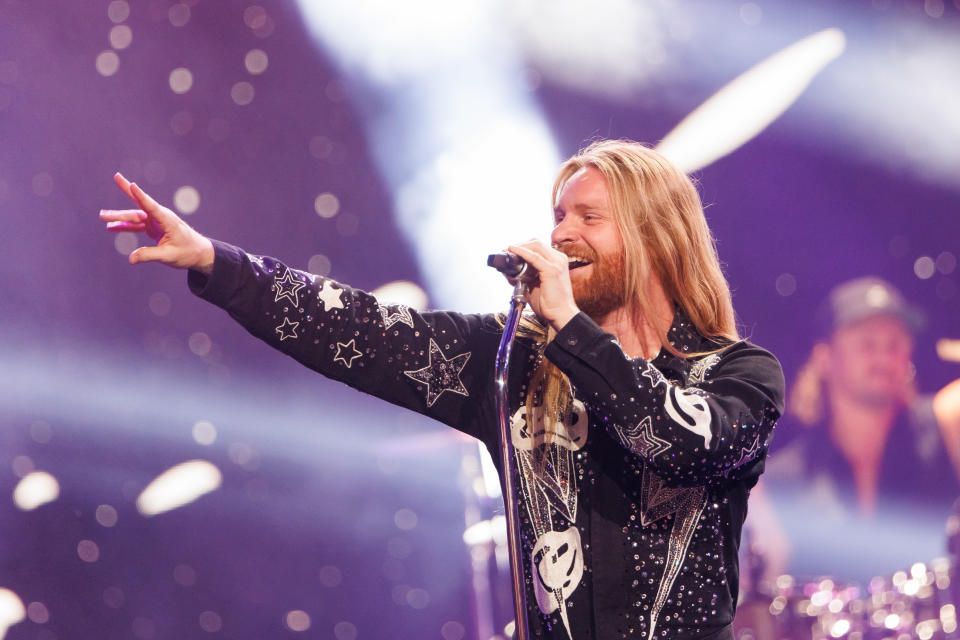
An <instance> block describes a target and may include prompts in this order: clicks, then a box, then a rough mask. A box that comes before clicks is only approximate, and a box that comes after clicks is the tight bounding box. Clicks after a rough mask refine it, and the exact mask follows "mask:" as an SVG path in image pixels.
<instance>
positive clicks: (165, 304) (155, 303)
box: [147, 291, 173, 317]
mask: <svg viewBox="0 0 960 640" xmlns="http://www.w3.org/2000/svg"><path fill="white" fill-rule="evenodd" d="M147 306H148V307H150V311H151V313H153V315H155V316H160V317H163V316H165V315H167V314H169V313H170V309H171V307H173V301H172V300H171V299H170V296H168V295H167V294H165V293H164V292H162V291H157V292H155V293H152V294H150V299H149V300H148V301H147Z"/></svg>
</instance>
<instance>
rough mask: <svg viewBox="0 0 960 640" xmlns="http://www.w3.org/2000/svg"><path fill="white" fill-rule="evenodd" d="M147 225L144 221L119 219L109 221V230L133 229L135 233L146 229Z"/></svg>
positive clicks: (115, 231)
mask: <svg viewBox="0 0 960 640" xmlns="http://www.w3.org/2000/svg"><path fill="white" fill-rule="evenodd" d="M146 230H147V225H146V224H144V223H142V222H125V221H123V220H118V221H117V222H108V223H107V231H112V232H114V233H119V232H121V231H131V232H133V233H139V232H141V231H146Z"/></svg>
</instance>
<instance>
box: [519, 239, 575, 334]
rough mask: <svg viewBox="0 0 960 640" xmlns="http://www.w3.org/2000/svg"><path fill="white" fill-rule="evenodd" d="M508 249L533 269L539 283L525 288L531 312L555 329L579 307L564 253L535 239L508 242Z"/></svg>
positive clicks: (567, 319) (559, 327)
mask: <svg viewBox="0 0 960 640" xmlns="http://www.w3.org/2000/svg"><path fill="white" fill-rule="evenodd" d="M508 250H509V251H510V252H511V253H515V254H517V255H518V256H520V257H521V258H523V259H524V260H526V261H527V263H528V264H530V266H532V267H533V268H534V269H536V270H537V274H538V276H539V283H537V284H536V285H534V286H531V287H530V289H529V291H528V292H527V303H528V304H529V305H530V308H531V309H533V312H534V313H536V314H537V315H538V316H540V317H541V318H543V319H544V320H546V321H547V322H549V323H550V324H551V325H552V326H553V328H554V329H556V330H557V331H559V330H560V329H561V328H563V325H565V324H567V322H568V321H569V320H570V319H571V318H572V317H573V316H575V315H577V313H579V312H580V310H579V309H578V308H577V304H576V302H575V301H574V298H573V287H572V286H571V284H570V270H569V260H568V258H567V256H566V255H565V254H563V253H561V252H559V251H557V250H556V249H552V248H550V247H548V246H547V245H545V244H543V243H542V242H540V241H539V240H531V241H530V242H525V243H523V244H520V245H511V246H510V247H509V248H508Z"/></svg>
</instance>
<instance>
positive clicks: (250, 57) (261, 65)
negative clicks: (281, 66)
mask: <svg viewBox="0 0 960 640" xmlns="http://www.w3.org/2000/svg"><path fill="white" fill-rule="evenodd" d="M269 64H270V58H269V57H268V56H267V52H266V51H264V50H263V49H251V50H250V51H248V52H247V55H245V56H244V57H243V66H244V67H246V68H247V71H248V72H249V73H252V74H253V75H255V76H256V75H260V74H261V73H263V72H264V71H266V70H267V66H268V65H269Z"/></svg>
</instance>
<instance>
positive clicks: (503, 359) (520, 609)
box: [494, 279, 529, 640]
mask: <svg viewBox="0 0 960 640" xmlns="http://www.w3.org/2000/svg"><path fill="white" fill-rule="evenodd" d="M525 293H526V284H525V283H524V281H523V280H522V279H518V280H517V284H516V286H514V288H513V295H512V296H511V297H510V313H509V314H508V315H507V321H506V324H505V325H504V327H503V337H502V338H501V339H500V347H499V348H498V349H497V359H496V361H495V367H494V368H495V370H496V373H495V375H496V378H495V382H496V389H495V391H494V396H495V397H494V402H495V406H496V409H497V416H498V418H499V421H500V460H501V462H502V463H503V475H504V486H505V488H506V491H505V492H504V496H503V502H504V506H505V507H506V514H505V515H506V521H507V545H508V547H507V548H508V550H509V556H510V574H511V578H512V582H513V607H514V616H515V618H514V620H515V623H514V624H515V630H516V634H515V636H514V637H515V638H516V640H527V638H528V636H529V627H528V626H527V602H526V591H525V590H524V588H523V560H522V553H521V550H522V548H521V544H520V510H519V509H520V505H519V504H518V501H517V488H516V484H517V461H516V458H515V457H514V455H513V446H512V444H511V442H512V440H511V436H510V431H511V430H510V402H509V398H508V396H507V372H508V365H509V364H510V352H511V350H512V348H513V339H514V337H515V336H516V334H517V327H518V326H519V324H520V314H521V312H522V311H523V307H524V306H525V305H526V303H525V302H524V300H523V297H524V294H525Z"/></svg>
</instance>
